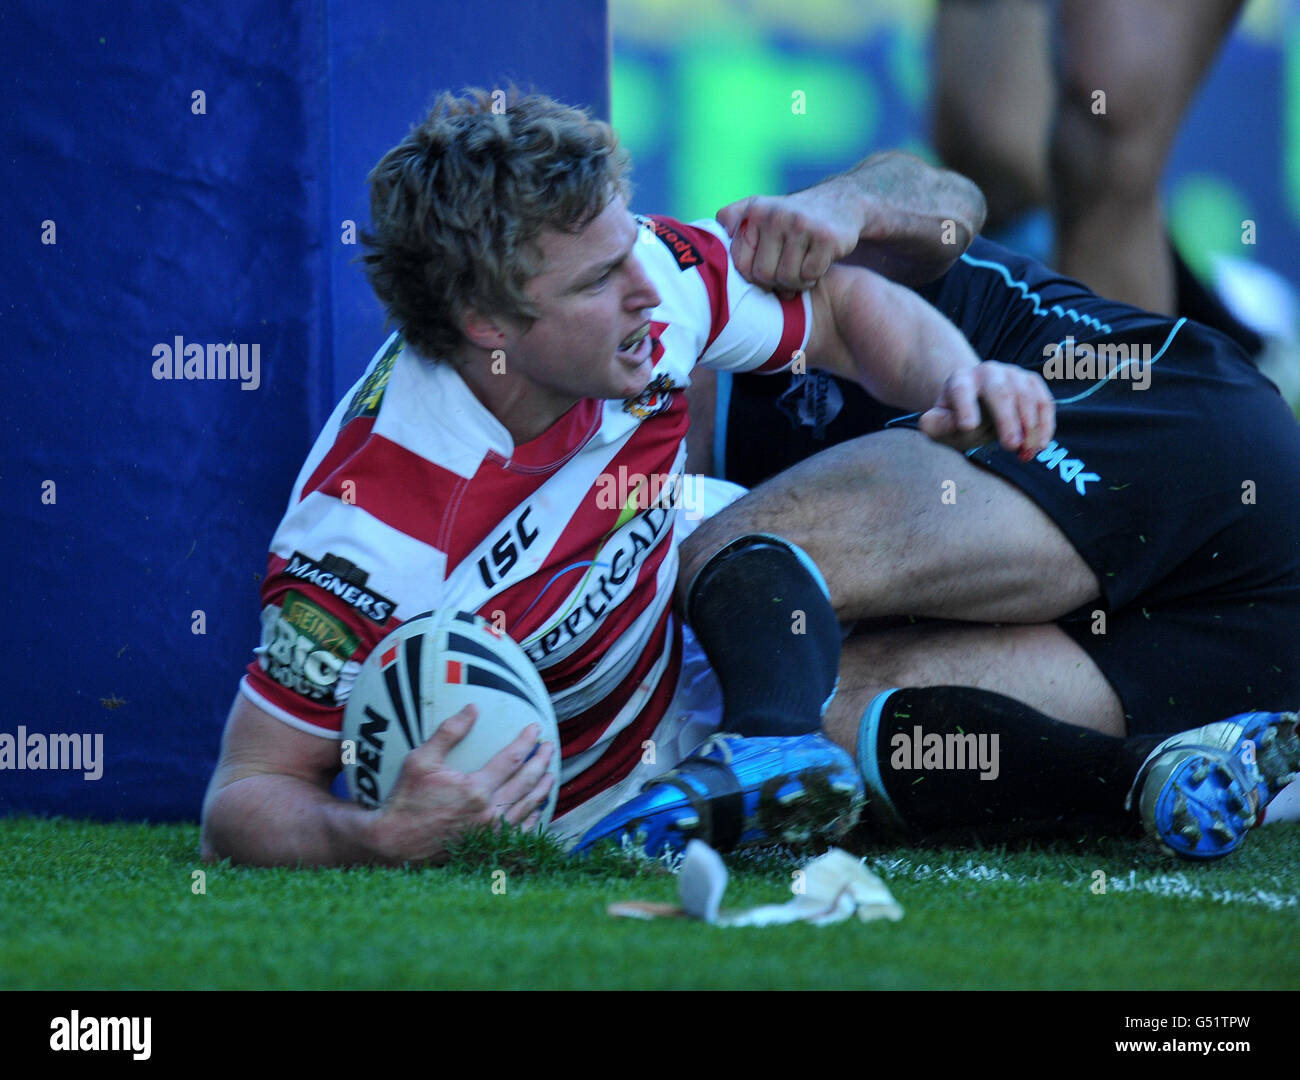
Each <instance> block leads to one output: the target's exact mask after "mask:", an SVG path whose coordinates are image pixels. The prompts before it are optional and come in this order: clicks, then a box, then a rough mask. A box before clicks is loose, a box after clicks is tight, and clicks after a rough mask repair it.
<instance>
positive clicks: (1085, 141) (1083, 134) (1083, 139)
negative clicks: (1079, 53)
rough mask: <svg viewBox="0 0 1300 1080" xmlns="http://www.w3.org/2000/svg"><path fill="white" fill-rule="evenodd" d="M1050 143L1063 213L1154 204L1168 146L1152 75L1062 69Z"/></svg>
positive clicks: (1081, 67) (1053, 180)
mask: <svg viewBox="0 0 1300 1080" xmlns="http://www.w3.org/2000/svg"><path fill="white" fill-rule="evenodd" d="M1057 100H1058V104H1057V112H1056V121H1055V123H1054V124H1053V126H1052V133H1051V140H1050V169H1051V184H1052V191H1053V194H1054V196H1055V198H1056V200H1057V202H1058V204H1060V205H1061V206H1062V208H1063V209H1064V210H1065V211H1066V212H1067V213H1068V211H1069V210H1070V209H1072V208H1084V209H1086V208H1088V207H1091V206H1095V205H1100V204H1103V203H1108V204H1111V205H1114V204H1115V203H1126V204H1135V203H1140V202H1145V201H1149V200H1151V199H1153V198H1155V197H1156V195H1157V192H1158V189H1159V183H1160V175H1161V173H1162V172H1163V170H1164V159H1165V153H1166V150H1167V140H1166V137H1165V133H1164V127H1165V121H1164V118H1163V115H1162V109H1163V106H1164V104H1165V103H1164V102H1163V101H1162V95H1161V88H1160V87H1159V86H1157V85H1154V84H1153V82H1152V80H1151V77H1150V74H1149V73H1138V72H1127V73H1126V72H1125V71H1124V70H1122V69H1121V70H1119V71H1114V72H1107V73H1106V74H1104V75H1102V74H1099V73H1098V72H1097V71H1096V69H1095V68H1094V67H1093V66H1092V65H1090V64H1088V63H1087V62H1082V63H1073V64H1071V63H1067V65H1066V68H1065V70H1064V71H1063V72H1062V73H1061V76H1060V82H1059V84H1058V99H1057Z"/></svg>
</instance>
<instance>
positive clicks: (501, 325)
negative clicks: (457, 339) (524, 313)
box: [460, 308, 507, 349]
mask: <svg viewBox="0 0 1300 1080" xmlns="http://www.w3.org/2000/svg"><path fill="white" fill-rule="evenodd" d="M460 331H461V333H462V334H464V335H465V339H466V340H467V341H468V342H469V343H470V344H471V345H477V346H478V347H479V348H480V349H501V348H504V347H505V344H506V337H507V326H506V323H505V320H503V319H501V318H498V317H496V316H492V315H485V314H483V312H481V311H477V310H475V309H474V308H466V309H465V310H464V311H462V312H461V316H460Z"/></svg>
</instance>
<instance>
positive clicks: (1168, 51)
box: [1050, 0, 1241, 313]
mask: <svg viewBox="0 0 1300 1080" xmlns="http://www.w3.org/2000/svg"><path fill="white" fill-rule="evenodd" d="M1240 8H1241V0H1195V2H1191V3H1179V4H1167V3H1162V2H1155V0H1062V3H1061V5H1060V8H1059V14H1058V31H1059V34H1060V39H1059V42H1058V49H1057V55H1058V56H1059V58H1060V59H1059V64H1058V68H1057V72H1056V74H1057V80H1058V82H1057V111H1056V123H1055V125H1054V128H1053V130H1052V135H1051V154H1050V161H1051V183H1050V187H1051V190H1052V194H1053V197H1054V199H1055V205H1054V210H1055V216H1056V223H1057V252H1056V258H1055V265H1056V266H1057V267H1058V268H1059V269H1060V270H1062V271H1064V272H1065V273H1066V274H1069V275H1070V276H1071V277H1075V278H1078V279H1079V280H1080V281H1082V282H1084V283H1085V284H1086V285H1088V286H1089V287H1090V288H1092V289H1093V290H1094V291H1095V292H1097V293H1099V294H1100V295H1102V296H1108V297H1111V298H1113V299H1115V300H1122V301H1124V302H1125V303H1129V304H1134V305H1136V306H1137V307H1141V308H1145V309H1147V310H1148V311H1158V312H1166V313H1172V312H1173V308H1174V270H1173V260H1172V256H1171V254H1170V251H1169V248H1168V241H1167V239H1166V234H1165V228H1164V223H1163V219H1162V214H1161V208H1160V197H1159V183H1160V176H1161V173H1162V172H1163V171H1164V165H1165V161H1166V159H1167V157H1168V155H1169V149H1170V146H1171V145H1172V143H1173V140H1174V137H1175V136H1176V135H1177V133H1178V128H1179V125H1180V123H1181V122H1182V118H1183V114H1184V112H1185V111H1186V109H1187V105H1188V103H1189V102H1190V101H1191V98H1192V95H1193V94H1194V93H1195V92H1196V88H1197V87H1198V86H1199V85H1200V83H1201V79H1202V77H1203V76H1204V74H1205V72H1206V70H1207V68H1208V67H1209V65H1210V63H1211V61H1212V60H1213V59H1214V56H1215V54H1216V53H1217V52H1218V49H1219V46H1220V44H1221V43H1222V41H1223V38H1224V36H1225V35H1226V34H1227V32H1228V30H1229V29H1230V27H1231V26H1232V22H1233V20H1234V18H1235V17H1236V15H1237V12H1238V11H1239V10H1240ZM1101 95H1104V97H1103V96H1101Z"/></svg>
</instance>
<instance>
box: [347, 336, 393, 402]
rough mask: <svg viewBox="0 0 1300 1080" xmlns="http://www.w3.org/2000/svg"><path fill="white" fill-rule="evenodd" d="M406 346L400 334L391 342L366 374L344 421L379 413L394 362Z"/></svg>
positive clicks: (353, 396) (353, 397)
mask: <svg viewBox="0 0 1300 1080" xmlns="http://www.w3.org/2000/svg"><path fill="white" fill-rule="evenodd" d="M404 348H406V342H405V341H404V340H403V339H402V336H401V335H400V334H398V335H397V336H396V337H394V338H393V340H392V341H391V342H389V345H388V348H386V349H385V350H384V355H383V356H381V357H380V358H379V363H377V364H376V365H375V366H374V368H373V369H372V370H371V372H370V374H369V375H367V376H366V379H365V382H363V383H362V384H361V385H360V386H359V387H358V388H357V392H356V393H355V394H353V395H352V400H351V401H350V402H349V403H348V411H347V412H346V413H344V414H343V423H345V424H346V423H347V422H348V421H349V420H355V419H356V418H357V417H358V416H376V415H378V413H379V406H380V405H381V404H382V403H383V400H384V391H385V390H387V389H388V380H389V379H390V378H391V377H392V374H393V364H395V363H396V362H397V357H398V354H399V353H401V351H402V350H403V349H404Z"/></svg>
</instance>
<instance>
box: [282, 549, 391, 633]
mask: <svg viewBox="0 0 1300 1080" xmlns="http://www.w3.org/2000/svg"><path fill="white" fill-rule="evenodd" d="M283 573H284V574H285V575H287V576H288V577H292V578H297V579H298V580H299V581H308V582H310V583H311V584H313V585H315V586H316V588H318V589H323V590H324V591H325V592H327V593H330V594H331V595H332V596H337V597H338V598H339V599H340V600H342V601H343V602H344V603H345V604H347V605H348V607H350V608H354V609H355V610H356V612H357V613H358V614H359V615H364V616H365V617H366V618H367V619H369V620H370V621H371V622H373V623H375V624H376V625H377V626H383V625H384V623H386V622H387V621H388V617H389V616H390V615H392V613H393V608H394V607H396V606H397V605H396V604H394V603H393V601H391V600H389V599H388V598H387V597H386V596H380V595H379V593H377V592H375V591H374V590H373V589H371V588H369V587H368V586H367V585H366V582H367V580H369V577H370V575H369V574H368V573H367V572H366V571H364V570H362V569H361V567H359V566H357V565H356V563H353V562H349V561H348V560H347V559H345V558H343V557H342V556H340V555H332V554H329V553H328V552H327V553H326V555H325V557H324V558H323V559H321V560H320V561H319V562H318V561H317V560H315V559H313V558H311V556H309V555H304V554H303V553H302V552H301V551H295V552H294V553H293V558H291V559H290V560H289V565H288V566H286V567H285V568H284V571H283Z"/></svg>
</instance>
